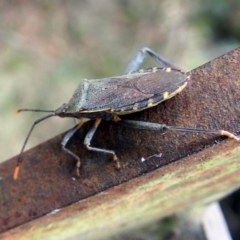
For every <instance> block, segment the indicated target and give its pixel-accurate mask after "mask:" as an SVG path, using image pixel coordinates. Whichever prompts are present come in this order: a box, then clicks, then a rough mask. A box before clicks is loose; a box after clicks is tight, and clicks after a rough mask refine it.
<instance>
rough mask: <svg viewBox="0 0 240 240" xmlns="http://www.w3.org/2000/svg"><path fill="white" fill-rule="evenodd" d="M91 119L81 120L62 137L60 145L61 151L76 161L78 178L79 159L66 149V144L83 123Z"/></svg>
mask: <svg viewBox="0 0 240 240" xmlns="http://www.w3.org/2000/svg"><path fill="white" fill-rule="evenodd" d="M90 120H91V119H89V118H81V119H80V121H79V123H78V124H77V125H76V126H75V127H73V128H72V129H71V130H70V131H69V132H67V134H66V135H65V136H64V138H63V140H62V142H61V145H62V149H63V150H64V151H65V152H66V153H68V154H70V155H71V156H72V157H74V158H75V159H76V160H77V163H76V175H77V176H78V177H79V176H80V173H79V168H80V166H81V161H80V157H78V156H77V155H76V154H75V153H73V152H72V151H70V150H69V149H68V148H66V145H67V143H68V141H69V140H70V139H71V138H72V136H73V135H74V133H75V132H76V131H77V130H78V129H79V128H80V127H81V126H82V125H83V124H84V123H85V122H88V121H90Z"/></svg>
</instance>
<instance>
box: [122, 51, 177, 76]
mask: <svg viewBox="0 0 240 240" xmlns="http://www.w3.org/2000/svg"><path fill="white" fill-rule="evenodd" d="M146 53H148V54H149V55H150V57H152V58H153V59H154V60H155V61H156V62H158V63H160V64H161V65H162V66H164V67H169V68H174V69H178V70H180V69H179V68H178V67H176V66H175V65H174V64H172V63H170V62H169V61H167V60H165V59H164V58H163V57H161V56H160V55H158V54H157V53H156V52H154V51H153V50H151V49H150V48H147V47H144V48H142V49H141V50H140V51H138V52H137V53H136V55H135V56H134V57H133V59H132V61H131V62H130V64H129V65H128V67H127V69H126V71H125V74H131V73H133V72H135V71H137V70H138V69H139V67H140V65H141V64H142V63H143V61H144V59H145V58H146Z"/></svg>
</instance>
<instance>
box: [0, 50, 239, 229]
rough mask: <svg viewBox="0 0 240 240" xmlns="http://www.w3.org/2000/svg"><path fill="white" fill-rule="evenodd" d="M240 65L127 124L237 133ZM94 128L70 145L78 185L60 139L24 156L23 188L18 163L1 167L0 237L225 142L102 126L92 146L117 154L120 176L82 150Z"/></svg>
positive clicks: (221, 63) (224, 60)
mask: <svg viewBox="0 0 240 240" xmlns="http://www.w3.org/2000/svg"><path fill="white" fill-rule="evenodd" d="M239 62H240V48H238V49H236V50H234V51H231V52H229V53H227V54H225V55H223V56H221V57H219V58H217V59H215V60H213V61H211V62H209V63H207V64H205V65H203V66H201V67H199V68H197V69H194V70H192V71H191V75H192V78H191V81H190V82H189V84H188V86H187V88H186V89H185V90H184V91H183V92H182V93H181V94H179V95H177V96H176V97H174V98H172V99H170V100H168V101H166V102H164V103H163V104H159V105H158V106H157V107H155V108H152V109H148V110H146V111H144V112H139V113H136V114H133V115H129V116H126V117H127V118H129V119H139V120H144V121H151V122H158V123H165V124H168V125H173V126H174V125H176V126H186V127H198V128H203V129H225V130H228V131H231V132H235V133H237V132H239V126H240V105H239V104H238V103H239V101H240V97H239V96H240V95H239V93H240V81H239V76H240V68H239ZM89 127H90V126H89V124H86V126H84V127H83V128H82V129H80V131H79V133H78V134H77V135H76V136H75V137H74V138H73V140H72V142H71V144H70V149H71V150H73V151H74V152H75V153H76V154H77V155H79V156H81V159H82V169H81V178H80V179H75V178H74V167H75V162H74V160H73V159H72V158H71V156H69V155H66V154H65V153H64V152H63V151H62V150H61V147H60V142H61V139H62V137H63V134H61V135H59V136H56V137H55V138H53V139H50V140H49V141H47V142H44V143H42V144H40V145H39V146H37V147H35V148H33V149H31V150H29V151H27V152H26V153H25V154H24V158H25V160H24V164H23V166H22V168H21V172H20V177H19V180H18V181H14V180H13V179H12V171H13V168H14V166H15V163H16V158H12V159H10V160H8V161H6V162H4V163H2V164H1V165H0V177H1V180H0V194H1V195H0V232H4V231H6V230H8V229H11V228H13V227H16V226H18V225H21V224H23V223H26V222H29V221H31V220H33V219H35V218H38V217H40V216H43V215H45V214H47V213H49V212H51V211H53V210H54V209H59V208H63V207H65V206H67V205H70V204H72V203H75V202H78V201H80V200H82V199H85V198H87V197H89V196H93V195H95V194H96V193H99V192H101V191H104V190H106V189H109V188H111V187H113V186H116V185H119V184H121V183H124V182H127V181H129V180H131V179H133V178H136V177H139V176H141V175H143V174H144V173H148V172H152V171H154V170H156V169H157V168H160V167H162V166H165V165H168V164H169V163H172V162H175V161H177V160H180V159H183V160H181V167H183V168H184V164H185V161H184V158H185V157H186V156H189V155H192V154H193V153H196V152H200V151H201V150H203V149H206V148H210V147H211V146H213V145H215V144H216V141H218V142H221V141H222V140H223V138H222V137H218V136H214V135H205V134H192V133H179V132H170V131H169V132H166V133H164V134H162V133H160V132H151V131H139V130H136V129H129V128H124V127H122V126H118V125H116V124H114V123H108V122H106V123H105V122H104V123H102V124H101V127H100V128H99V129H98V131H97V134H96V135H95V137H94V140H93V141H92V145H93V146H99V147H103V148H107V149H114V150H116V153H117V154H118V156H119V158H120V160H121V163H122V169H121V170H120V171H117V170H115V169H114V163H113V162H112V161H111V160H110V157H109V156H108V155H104V154H99V153H93V152H88V151H87V150H85V149H84V148H83V147H82V141H83V138H84V135H85V134H86V131H87V129H88V128H89ZM219 145H220V146H221V144H219ZM233 146H235V145H231V146H230V147H228V148H232V147H233ZM226 150H227V148H226V146H224V147H223V148H219V149H218V151H219V153H223V152H224V151H226ZM158 153H162V157H157V156H153V155H154V154H158ZM149 156H152V157H151V158H149V159H148V160H147V161H145V162H142V161H141V158H142V157H144V158H145V159H147V158H148V157H149ZM195 161H196V160H195ZM201 161H204V159H201ZM187 163H188V164H189V163H191V161H186V164H187ZM208 177H211V176H208ZM183 185H184V183H183ZM234 186H235V185H234ZM125 190H126V189H125ZM189 194H191V193H189ZM176 210H177V209H176Z"/></svg>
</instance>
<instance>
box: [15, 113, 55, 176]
mask: <svg viewBox="0 0 240 240" xmlns="http://www.w3.org/2000/svg"><path fill="white" fill-rule="evenodd" d="M23 111H29V112H51V114H49V115H46V116H44V117H42V118H39V119H38V120H36V121H35V122H34V123H33V125H32V127H31V129H30V131H29V132H28V135H27V137H26V139H25V141H24V143H23V146H22V149H21V152H20V154H19V156H18V159H17V165H16V167H15V169H14V173H13V179H14V180H16V179H17V178H18V173H19V168H20V164H21V163H22V161H23V158H22V154H23V151H24V149H25V147H26V144H27V142H28V139H29V137H30V135H31V133H32V131H33V129H34V127H35V125H36V124H38V123H40V122H42V121H43V120H45V119H47V118H50V117H53V116H55V111H53V110H42V109H19V110H17V111H16V114H18V113H20V112H23Z"/></svg>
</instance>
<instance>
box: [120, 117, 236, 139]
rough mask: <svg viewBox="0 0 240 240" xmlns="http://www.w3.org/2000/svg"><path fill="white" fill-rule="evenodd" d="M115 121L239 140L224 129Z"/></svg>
mask: <svg viewBox="0 0 240 240" xmlns="http://www.w3.org/2000/svg"><path fill="white" fill-rule="evenodd" d="M117 123H119V124H121V125H123V126H126V127H132V128H138V129H145V130H158V131H159V130H160V131H161V130H175V131H183V132H195V133H208V134H217V135H221V136H225V137H229V138H233V139H235V140H236V141H240V138H239V137H237V136H235V135H234V134H232V133H230V132H228V131H225V130H204V129H198V128H185V127H175V126H168V125H165V124H158V123H151V122H143V121H134V120H121V121H118V122H117Z"/></svg>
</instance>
